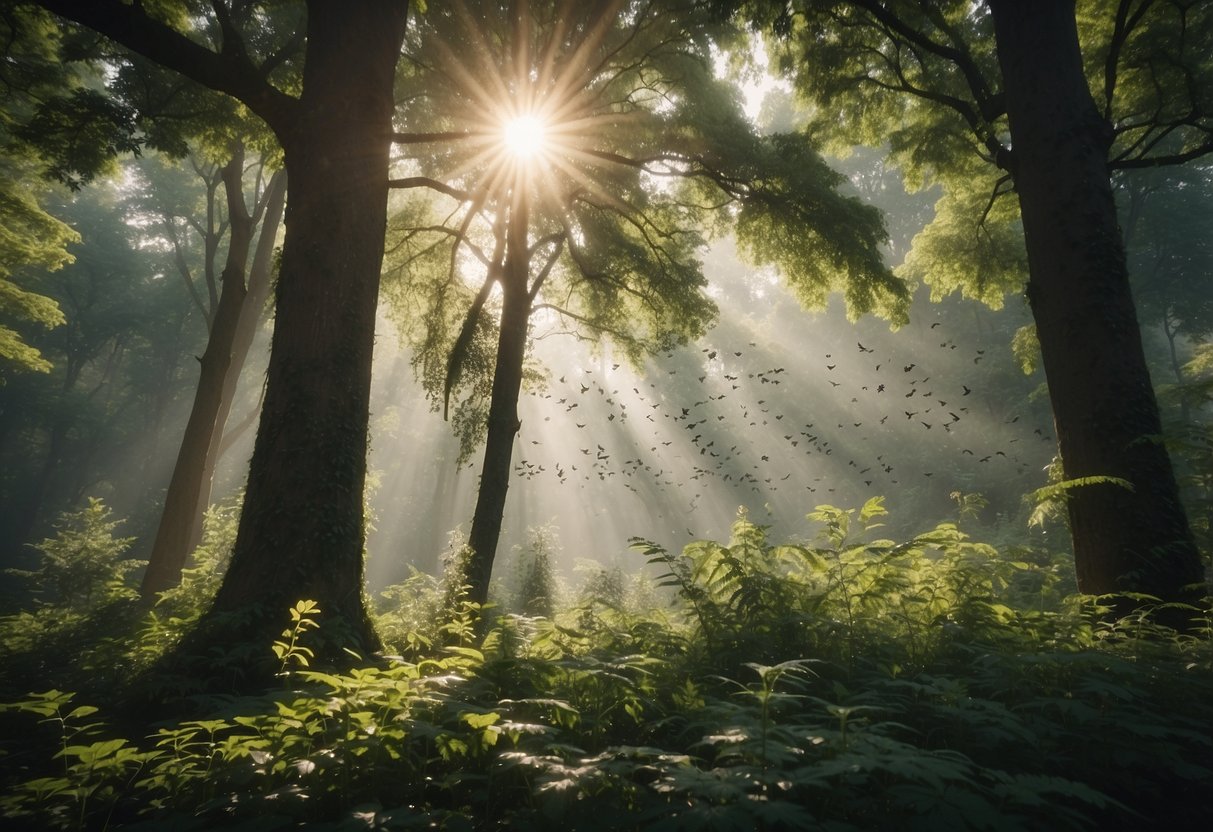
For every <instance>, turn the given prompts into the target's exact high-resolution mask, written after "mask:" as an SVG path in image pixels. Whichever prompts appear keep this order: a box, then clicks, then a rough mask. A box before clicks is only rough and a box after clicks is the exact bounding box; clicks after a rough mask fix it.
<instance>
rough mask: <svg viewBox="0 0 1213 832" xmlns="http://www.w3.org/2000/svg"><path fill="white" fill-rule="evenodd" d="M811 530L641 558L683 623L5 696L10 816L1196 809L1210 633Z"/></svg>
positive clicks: (610, 820) (833, 516)
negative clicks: (137, 685) (191, 690)
mask: <svg viewBox="0 0 1213 832" xmlns="http://www.w3.org/2000/svg"><path fill="white" fill-rule="evenodd" d="M811 516H812V518H813V519H814V520H815V521H816V522H817V523H819V524H820V526H821V529H820V533H819V535H818V537H817V540H816V542H814V543H812V544H807V543H799V542H793V543H787V544H780V545H774V544H771V543H770V542H768V541H767V540H766V536H765V532H764V530H763V528H762V527H760V526H757V525H755V524H753V523H751V522H750V521H749V519H748V518H746V517H745V516H744V515H743V516H740V517H739V518H738V520H737V522H736V523H735V524H734V528H733V533H732V536H731V538H730V540H729V541H728V545H727V546H726V545H723V544H719V543H714V542H712V541H697V542H695V543H692V544H691V545H689V546H688V547H687V548H686V549H685V550H684V551H683V552H682V553H680V554H671V553H668V552H665V551H664V550H662V549H660V547H657V546H655V545H653V544H646V543H640V544H638V546H639V547H640V548H641V549H642V551H643V552H644V553H645V555H646V556H647V557H648V559H649V560H650V561H652V562H653V563H654V564H655V565H656V566H657V567H658V568H660V569H661V570H662V571H663V574H664V578H662V579H661V581H662V582H663V583H665V584H667V585H668V586H669V587H670V589H672V590H673V593H674V594H673V595H672V596H671V597H670V598H669V602H670V603H671V604H672V607H671V608H670V610H669V612H668V613H667V612H665V611H663V610H661V609H659V608H654V607H649V608H647V609H645V610H641V611H636V610H628V609H623V608H622V607H621V608H619V609H615V610H611V609H608V608H607V607H605V606H602V607H599V608H598V610H597V613H596V614H595V615H594V616H593V617H592V618H586V617H585V616H584V615H582V614H581V612H582V611H580V610H578V609H577V608H576V607H574V608H572V609H563V610H557V611H556V615H555V618H554V619H549V618H526V617H520V616H513V615H511V616H505V617H502V618H500V619H498V620H497V622H496V624H495V625H494V626H492V627H491V628H489V629H488V630H487V632H485V633H484V634H483V635H480V636H475V637H474V640H466V639H465V640H462V641H460V642H459V643H452V642H448V643H447V646H445V647H443V646H439V645H438V643H437V642H436V641H435V642H434V644H433V645H427V644H426V643H425V642H424V641H422V640H415V641H414V642H413V649H412V652H411V654H410V657H409V658H408V659H407V660H406V659H395V660H391V661H387V662H377V663H374V664H370V665H368V666H366V667H363V668H360V669H356V670H353V671H351V672H349V673H346V674H337V673H333V672H329V671H327V670H325V669H324V668H321V667H312V666H308V665H310V664H312V663H311V661H310V658H311V657H310V656H308V655H307V653H306V652H305V651H306V650H307V649H308V648H307V647H306V642H307V640H308V638H309V637H310V636H309V634H308V633H307V632H305V631H307V630H310V629H311V628H310V627H309V626H308V624H306V623H305V622H310V621H311V616H312V614H313V612H314V610H313V609H312V608H311V607H309V606H308V602H300V603H299V604H298V605H295V607H294V609H293V610H292V611H291V624H290V625H289V626H288V627H287V629H286V631H284V634H283V637H282V639H281V640H280V641H279V642H278V643H277V644H276V645H274V652H275V653H277V654H278V655H279V657H280V660H281V661H282V662H283V664H284V667H285V666H286V665H287V664H288V663H289V664H290V665H292V666H291V667H289V668H287V669H289V670H290V673H289V675H288V676H286V677H284V687H283V688H281V689H278V690H273V691H268V692H267V693H266V694H264V695H263V696H258V697H246V698H242V699H236V700H233V699H230V698H217V697H216V698H209V699H205V698H204V699H202V700H200V701H199V708H200V710H199V711H198V712H196V713H193V714H191V715H189V716H188V717H186V718H180V719H178V720H174V721H171V722H168V723H161V724H159V725H157V726H155V727H154V729H153V731H152V733H151V734H150V735H149V736H146V737H144V738H139V737H138V736H137V735H134V734H131V733H129V732H128V731H127V730H125V729H121V728H119V727H117V726H116V725H114V724H110V723H108V722H107V721H106V719H105V718H104V717H103V715H102V714H101V713H100V711H99V710H98V709H97V708H96V707H94V706H93V705H90V704H79V697H77V696H75V695H73V694H70V693H64V692H62V690H61V689H52V690H47V691H45V692H42V693H33V694H28V695H25V696H23V697H18V698H15V699H14V701H11V702H10V703H9V704H7V705H5V706H3V711H2V713H0V719H2V720H4V722H5V724H6V725H12V726H14V727H16V726H27V727H26V728H24V729H21V733H20V734H18V733H16V732H13V731H10V732H6V736H7V737H10V739H8V740H6V746H7V749H6V750H9V751H15V750H17V749H22V750H23V751H24V753H23V754H20V755H16V754H9V755H8V756H6V757H3V758H0V759H2V760H3V769H2V776H3V778H4V783H5V786H6V791H5V796H4V797H3V798H0V805H2V807H3V811H4V812H5V814H6V816H7V817H8V818H9V819H10V820H11V821H12V822H14V823H20V824H24V825H27V826H30V825H33V826H38V827H39V828H45V829H80V828H100V827H101V826H107V827H108V828H127V827H129V828H167V827H172V828H174V829H215V828H233V829H234V828H245V827H247V826H248V825H256V826H257V828H285V827H291V826H300V825H306V826H307V828H315V829H333V830H335V829H366V828H400V829H412V828H441V829H472V828H497V829H514V828H517V829H538V830H547V829H553V830H555V829H579V830H591V829H630V828H636V829H639V828H644V829H705V828H711V829H753V828H767V829H772V830H782V829H821V828H826V829H837V830H847V829H883V828H907V829H939V828H948V829H974V830H976V829H999V830H1018V829H1024V830H1026V829H1038V828H1043V827H1047V828H1050V829H1088V828H1096V827H1099V828H1126V829H1127V828H1130V827H1132V826H1133V825H1135V824H1137V823H1139V822H1140V820H1139V818H1140V817H1142V816H1145V817H1147V818H1150V819H1151V821H1152V822H1155V823H1158V824H1169V825H1170V826H1171V827H1172V828H1181V827H1187V826H1193V825H1194V824H1196V823H1197V822H1198V820H1197V818H1200V817H1203V816H1205V815H1206V814H1207V812H1208V810H1209V808H1210V807H1209V804H1208V798H1207V795H1208V794H1209V791H1208V786H1209V784H1210V783H1211V782H1213V769H1210V767H1209V766H1208V763H1207V760H1208V759H1209V755H1210V753H1211V752H1213V742H1211V741H1210V739H1209V737H1208V735H1207V732H1206V731H1205V730H1204V727H1205V726H1207V724H1208V721H1209V719H1210V718H1213V711H1211V706H1210V704H1209V703H1210V702H1211V701H1213V699H1211V698H1210V694H1213V653H1211V652H1210V641H1209V637H1210V632H1209V631H1208V630H1206V632H1203V633H1200V634H1194V635H1186V636H1181V635H1178V634H1176V633H1173V632H1170V631H1167V630H1166V629H1165V628H1162V627H1160V626H1158V625H1156V624H1153V623H1151V621H1150V618H1149V615H1148V613H1137V614H1135V615H1134V616H1133V617H1132V618H1129V619H1121V620H1109V619H1107V618H1106V613H1107V611H1108V609H1109V606H1108V605H1107V603H1106V601H1107V600H1108V599H1091V598H1081V597H1079V598H1070V599H1064V600H1062V599H1053V600H1051V601H1049V602H1048V603H1045V604H1043V605H1042V604H1040V603H1039V599H1036V600H1033V601H1032V602H1028V599H1029V598H1030V593H1028V592H1025V591H1024V586H1025V585H1026V583H1028V581H1027V580H1026V579H1028V578H1038V579H1040V578H1042V576H1041V575H1039V574H1038V570H1036V568H1035V567H1032V566H1031V565H1029V564H1026V563H1008V562H1006V561H1005V559H1003V558H1001V557H1000V556H999V555H998V553H997V552H995V551H994V550H993V549H991V548H990V547H988V546H984V545H983V544H979V543H974V542H972V541H970V540H968V539H967V538H966V537H965V535H964V534H963V533H961V532H960V531H959V529H957V528H956V527H955V526H953V525H951V524H941V525H940V526H937V527H936V528H934V529H932V530H930V531H928V532H925V533H923V534H920V535H917V536H915V537H914V538H912V539H910V540H907V541H904V542H902V543H893V542H892V541H886V540H879V539H866V538H869V537H870V536H871V533H873V532H875V531H876V530H877V529H879V527H880V522H881V520H882V519H883V518H884V516H885V509H884V507H883V504H882V501H881V500H880V499H878V498H874V499H872V500H870V501H869V502H868V503H867V504H865V505H864V506H863V507H862V508H860V509H858V510H844V509H840V508H836V507H832V506H819V507H818V508H817V509H815V511H814V512H813V513H812V515H811ZM415 579H417V576H416V575H414V576H413V579H410V580H413V581H414V582H415V583H420V582H419V581H416V580H415ZM406 583H407V582H406ZM426 592H427V593H429V594H430V596H431V597H433V598H437V597H438V595H439V594H440V593H439V592H438V590H437V587H436V585H435V586H430V587H428V588H427V589H426ZM397 597H401V598H404V597H405V593H403V592H399V593H397ZM583 625H584V626H583ZM753 633H758V634H760V635H757V636H756V635H753ZM269 648H270V646H269V645H267V646H266V648H265V649H266V650H267V652H268V650H269ZM759 651H761V655H760V652H759ZM292 656H294V657H296V658H294V659H291V658H290V657H292ZM300 658H303V659H307V660H308V661H306V662H301V661H299V659H300ZM31 727H32V728H36V730H34V731H32V732H31V731H29V728H31ZM18 736H21V737H23V738H22V739H20V740H16V739H11V738H13V737H18ZM1135 813H1138V814H1135Z"/></svg>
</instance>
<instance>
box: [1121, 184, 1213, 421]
mask: <svg viewBox="0 0 1213 832" xmlns="http://www.w3.org/2000/svg"><path fill="white" fill-rule="evenodd" d="M1116 185H1117V197H1118V198H1119V202H1120V204H1121V225H1122V226H1123V228H1124V233H1125V247H1126V250H1127V253H1128V257H1129V266H1130V270H1129V271H1130V276H1131V277H1132V278H1133V294H1134V298H1135V299H1136V301H1137V308H1138V313H1139V314H1140V315H1141V317H1142V324H1143V325H1144V326H1156V327H1158V328H1159V329H1160V330H1161V331H1162V335H1163V337H1164V338H1165V340H1166V348H1167V350H1166V356H1167V369H1168V370H1169V371H1170V373H1171V375H1172V384H1173V385H1179V386H1181V387H1182V386H1183V385H1184V384H1186V383H1187V382H1188V381H1189V379H1188V378H1187V374H1186V373H1185V372H1184V369H1183V365H1184V361H1185V358H1184V354H1185V347H1186V346H1195V345H1196V344H1199V343H1201V342H1203V341H1206V340H1207V339H1208V338H1209V336H1210V335H1213V293H1211V292H1210V291H1209V279H1208V276H1209V275H1210V274H1213V237H1210V235H1209V234H1208V229H1210V228H1213V167H1210V166H1209V165H1207V164H1204V165H1201V164H1190V165H1185V166H1183V167H1182V168H1178V169H1162V170H1159V169H1145V170H1135V171H1126V172H1125V173H1123V174H1122V175H1121V176H1119V177H1118V179H1117V182H1116ZM1177 398H1178V402H1179V409H1180V418H1181V421H1183V422H1188V421H1189V420H1190V419H1191V416H1192V414H1191V406H1190V404H1191V403H1190V402H1189V401H1188V399H1186V398H1185V397H1184V396H1182V395H1179V396H1178V397H1177Z"/></svg>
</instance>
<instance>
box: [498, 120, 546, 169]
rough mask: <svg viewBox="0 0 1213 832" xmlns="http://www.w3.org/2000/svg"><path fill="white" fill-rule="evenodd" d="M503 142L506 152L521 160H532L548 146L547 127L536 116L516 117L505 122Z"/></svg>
mask: <svg viewBox="0 0 1213 832" xmlns="http://www.w3.org/2000/svg"><path fill="white" fill-rule="evenodd" d="M503 141H504V142H505V148H506V150H507V151H508V152H509V153H510V154H511V155H512V156H514V158H516V159H519V160H528V159H532V158H534V157H535V156H537V155H539V154H540V153H542V152H543V150H544V148H545V147H546V145H547V127H546V125H545V124H544V123H543V120H542V119H540V118H539V117H538V116H534V115H522V116H515V117H514V118H511V119H509V120H508V121H506V122H505V125H504V130H503Z"/></svg>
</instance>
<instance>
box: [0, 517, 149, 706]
mask: <svg viewBox="0 0 1213 832" xmlns="http://www.w3.org/2000/svg"><path fill="white" fill-rule="evenodd" d="M120 523H121V521H119V520H113V519H111V512H110V509H109V508H108V507H106V506H105V504H104V503H102V501H101V500H99V499H97V498H95V497H94V498H90V499H89V501H88V505H86V506H85V507H84V508H82V509H80V510H78V511H74V512H65V513H64V514H62V515H60V517H59V520H58V523H57V524H56V525H57V529H58V531H57V534H56V535H55V537H53V538H48V539H46V540H43V541H42V542H41V543H38V544H36V545H35V546H34V548H35V549H37V550H38V552H39V553H40V555H41V563H40V564H39V566H38V568H36V569H32V570H17V569H10V570H6V571H7V572H8V574H9V575H11V576H13V577H17V578H19V579H22V580H24V581H25V582H26V583H27V584H28V585H29V589H30V598H31V599H32V601H33V608H32V609H25V610H21V611H19V612H16V613H13V614H11V615H5V616H3V617H0V661H2V662H3V664H4V665H6V666H7V670H8V671H9V673H10V674H12V675H11V676H10V678H8V679H6V680H5V685H4V687H5V689H7V687H8V685H10V684H12V683H13V682H14V681H16V679H17V678H18V677H19V676H22V675H30V674H39V673H42V672H45V671H46V668H47V667H54V666H55V664H56V663H58V662H65V661H68V660H69V659H68V657H69V656H73V655H75V654H76V653H78V651H79V649H80V643H81V642H82V641H89V642H90V643H91V644H92V645H93V648H94V649H93V650H92V651H88V652H89V653H92V654H95V655H88V654H86V655H85V656H83V657H81V659H82V660H80V659H78V661H79V664H80V665H81V667H80V671H81V673H82V674H85V675H87V674H88V673H89V672H91V671H100V675H101V676H102V677H106V678H109V677H108V674H109V673H112V672H113V671H114V670H115V668H114V667H113V666H112V660H113V658H114V655H115V653H120V652H121V650H122V647H120V646H118V645H121V644H122V643H123V642H125V641H126V640H127V639H128V638H129V635H130V628H131V624H132V622H133V621H134V620H135V619H136V616H137V612H136V605H135V600H136V599H137V597H138V593H137V592H136V590H135V587H134V586H133V582H132V580H131V573H132V572H134V571H135V570H137V569H139V568H140V567H142V566H143V561H137V560H133V559H130V558H127V557H125V554H126V551H127V549H128V548H129V547H130V545H131V543H132V541H133V538H129V537H128V538H121V537H115V536H114V530H115V529H116V528H117V527H118V525H119V524H120ZM94 658H95V659H96V664H94V663H93V661H92V659H94ZM110 681H112V679H110Z"/></svg>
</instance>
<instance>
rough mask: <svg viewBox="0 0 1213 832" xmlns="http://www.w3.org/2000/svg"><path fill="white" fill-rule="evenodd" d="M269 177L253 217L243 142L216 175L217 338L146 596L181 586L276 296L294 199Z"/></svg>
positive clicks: (211, 236)
mask: <svg viewBox="0 0 1213 832" xmlns="http://www.w3.org/2000/svg"><path fill="white" fill-rule="evenodd" d="M263 171H264V161H263V162H262V164H261V165H260V166H259V167H258V176H257V183H256V192H255V193H254V195H253V196H254V203H253V208H252V212H251V213H250V211H249V208H248V206H247V204H246V198H245V194H244V177H245V153H244V146H243V144H240V143H237V144H235V145H234V147H233V150H232V152H231V157H230V159H229V160H228V161H227V163H226V164H224V165H223V166H222V167H221V168H220V167H213V168H212V170H211V171H210V172H209V173H210V178H209V179H208V180H207V212H206V213H207V224H206V226H205V228H204V229H202V230H203V231H204V233H203V237H204V251H205V254H204V263H203V271H204V277H205V281H206V284H205V285H206V288H207V289H208V292H207V295H208V298H209V299H210V303H209V304H206V305H202V304H201V303H200V306H201V308H202V312H203V313H204V315H203V317H204V318H205V320H206V322H207V325H208V331H209V333H208V334H209V337H208V339H207V344H206V350H205V351H204V352H203V353H202V356H201V358H199V359H198V363H199V365H200V372H199V378H198V388H197V390H196V392H195V396H194V403H193V407H192V408H191V410H190V415H189V420H188V421H187V422H186V426H185V434H184V436H183V437H182V439H181V448H180V450H179V452H178V456H177V463H176V465H175V466H174V467H173V475H172V478H171V479H170V481H169V486H168V492H167V494H166V495H165V499H164V511H163V512H162V514H161V518H160V524H159V527H158V528H157V531H156V539H155V542H154V543H153V545H152V551H151V555H150V557H149V559H148V567H147V571H146V572H145V573H144V577H143V584H142V587H141V592H142V593H143V595H144V597H145V598H153V597H154V596H155V595H156V594H157V593H159V592H162V591H164V590H166V589H169V588H170V587H172V586H175V585H176V584H177V582H178V581H179V580H180V579H181V570H182V568H183V567H184V565H185V561H186V558H187V557H188V555H189V553H190V552H192V551H193V550H194V548H195V547H196V546H197V545H198V541H199V540H200V539H201V537H202V517H203V514H204V513H205V512H206V509H207V508H209V506H210V491H211V479H212V476H213V474H214V469H215V462H216V459H217V458H218V455H219V446H220V442H221V441H222V439H223V432H224V426H225V424H226V422H227V415H228V413H229V412H230V409H231V405H232V398H233V396H234V395H235V389H236V383H237V382H238V381H239V378H240V371H241V369H242V368H243V366H244V361H245V359H246V358H247V356H248V352H249V349H250V348H251V347H252V343H253V336H254V334H255V332H256V328H257V322H258V321H259V320H260V318H261V314H262V311H263V310H264V308H265V302H266V298H267V296H268V295H269V288H270V271H271V261H272V253H273V249H274V242H275V239H276V237H277V233H278V226H279V223H280V221H281V218H282V213H283V207H284V203H285V197H286V175H285V173H284V172H282V171H277V172H274V173H272V174H271V175H270V177H269V179H268V181H267V182H264V183H263V182H262V181H261V173H262V172H263ZM200 173H201V171H200ZM204 178H205V177H204ZM219 184H222V185H223V191H224V197H225V200H224V202H225V204H226V206H227V211H226V218H225V220H224V221H223V222H222V223H221V224H218V225H217V224H216V221H215V219H216V218H215V214H216V210H215V190H216V188H217V186H218V185H219ZM172 220H173V218H171V217H170V218H167V220H166V223H165V224H166V228H168V229H170V231H169V233H170V235H171V236H172V242H173V247H174V251H175V254H176V259H177V262H178V266H179V268H180V269H181V271H182V277H183V278H184V279H185V281H186V283H187V285H188V286H189V287H190V289H191V294H192V296H193V297H194V299H195V300H196V301H199V302H200V300H201V299H200V296H199V293H198V292H197V291H196V289H195V287H194V284H193V282H192V278H191V275H190V270H189V268H188V266H187V264H186V263H185V259H184V255H183V253H182V250H181V241H180V240H179V239H177V236H176V234H175V230H174V229H175V223H174V222H173V221H172ZM259 225H260V227H261V231H260V237H259V238H258V240H257V245H256V251H255V252H253V251H252V250H253V235H254V232H255V231H256V229H257V227H258V226H259ZM224 231H226V233H227V253H226V255H225V258H224V265H223V269H222V273H221V275H220V276H219V279H218V280H216V275H215V261H216V256H217V249H218V245H219V241H220V238H221V237H223V236H224ZM250 253H252V262H251V265H250V262H249V258H250ZM217 284H218V285H217Z"/></svg>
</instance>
